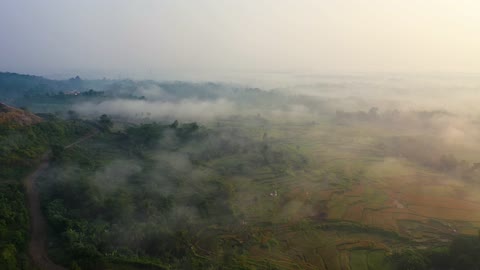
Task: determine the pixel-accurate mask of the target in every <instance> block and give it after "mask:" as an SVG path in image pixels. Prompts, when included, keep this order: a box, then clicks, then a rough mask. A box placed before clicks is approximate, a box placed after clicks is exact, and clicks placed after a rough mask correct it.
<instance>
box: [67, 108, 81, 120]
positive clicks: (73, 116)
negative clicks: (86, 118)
mask: <svg viewBox="0 0 480 270" xmlns="http://www.w3.org/2000/svg"><path fill="white" fill-rule="evenodd" d="M67 114H68V119H70V120H78V118H79V115H78V113H77V112H76V111H73V110H69V111H68V112H67Z"/></svg>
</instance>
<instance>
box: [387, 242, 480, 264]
mask: <svg viewBox="0 0 480 270" xmlns="http://www.w3.org/2000/svg"><path fill="white" fill-rule="evenodd" d="M391 258H392V260H393V262H394V263H395V265H396V267H397V269H399V270H400V269H402V270H403V269H410V270H428V269H435V270H475V269H480V238H478V237H474V236H459V237H457V238H455V239H454V240H453V241H452V242H451V243H450V244H449V245H448V246H447V247H437V248H430V249H427V250H414V249H407V250H404V251H401V252H397V253H395V254H393V255H392V256H391Z"/></svg>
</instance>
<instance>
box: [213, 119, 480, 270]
mask: <svg viewBox="0 0 480 270" xmlns="http://www.w3.org/2000/svg"><path fill="white" fill-rule="evenodd" d="M222 124H223V125H224V127H225V128H229V127H231V126H235V127H236V128H241V129H244V130H250V132H251V134H252V136H258V137H259V138H260V137H261V136H262V134H264V133H266V134H268V139H269V140H270V141H272V142H275V143H276V144H277V145H281V146H282V147H285V149H292V151H294V150H295V151H298V152H299V153H301V154H302V155H304V156H305V157H306V159H307V160H308V163H307V165H306V166H305V167H304V168H301V169H298V170H295V169H288V170H286V171H285V172H284V173H282V174H278V173H276V172H275V171H273V170H268V169H265V168H262V169H260V170H258V171H257V172H255V173H253V174H252V177H233V178H232V179H230V181H231V182H232V185H233V186H234V189H235V194H236V196H235V198H234V199H233V200H232V201H231V204H232V205H233V207H234V209H235V211H236V214H237V215H238V216H241V217H243V219H242V220H243V221H242V224H240V226H244V227H248V228H249V230H252V228H254V229H253V230H255V232H256V234H257V235H262V237H264V238H265V239H264V240H263V242H262V243H264V244H263V245H259V246H252V247H251V248H250V252H249V253H248V254H249V255H246V257H245V259H246V260H247V261H250V263H251V264H252V265H255V263H262V258H269V261H270V259H271V262H274V265H275V266H276V267H277V268H279V269H329V270H332V269H370V270H372V269H393V268H392V267H393V265H392V262H391V260H390V259H389V254H392V252H395V251H398V250H402V249H403V248H406V247H414V248H420V249H421V248H425V247H432V246H433V247H434V246H444V245H446V243H448V242H449V241H450V240H451V239H452V238H453V237H455V236H456V235H458V234H471V235H474V234H477V232H478V229H479V227H480V211H478V210H480V198H479V197H478V196H477V195H476V194H478V192H475V191H476V190H477V189H478V188H476V187H475V186H473V185H472V186H470V185H469V184H468V183H465V182H462V181H458V179H454V178H452V177H451V176H448V175H446V174H442V173H439V172H435V171H433V170H430V169H428V168H425V167H422V166H419V165H417V164H414V163H412V162H410V161H408V160H405V159H402V158H398V157H389V156H386V155H385V154H384V152H383V151H382V149H381V147H379V144H378V142H379V141H380V139H382V138H384V137H388V136H392V135H393V134H394V133H389V132H388V131H384V130H379V129H367V128H365V129H354V128H350V127H347V126H341V125H336V124H333V123H330V122H329V121H324V122H322V123H320V124H311V123H309V124H295V123H293V124H292V123H288V124H285V123H283V124H269V125H267V126H265V125H263V126H262V125H259V124H257V123H250V124H249V123H248V122H242V123H229V122H225V123H222ZM212 166H220V165H219V164H212Z"/></svg>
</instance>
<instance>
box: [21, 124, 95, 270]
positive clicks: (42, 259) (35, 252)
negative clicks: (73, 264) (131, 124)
mask: <svg viewBox="0 0 480 270" xmlns="http://www.w3.org/2000/svg"><path fill="white" fill-rule="evenodd" d="M97 133H98V131H95V132H93V133H91V134H89V135H87V136H84V137H82V138H80V139H79V140H77V141H75V142H74V143H72V144H69V145H67V146H65V149H68V148H70V147H72V146H74V145H77V144H79V143H81V142H83V141H85V140H87V139H89V138H91V137H92V136H94V135H96V134H97ZM49 166H50V151H49V152H47V153H45V154H44V155H43V156H42V158H41V162H40V165H39V166H38V167H37V168H36V169H35V171H33V172H32V173H31V174H30V175H28V176H27V178H26V179H25V188H26V195H27V200H28V210H29V214H30V233H31V234H30V235H31V238H30V243H29V244H28V253H29V255H30V258H31V259H32V261H33V263H34V265H36V266H37V267H38V268H39V269H41V270H67V269H66V268H65V267H63V266H60V265H57V264H55V263H54V262H52V261H51V260H50V258H49V257H48V252H47V223H46V221H45V217H44V216H43V213H42V209H41V208H40V194H39V192H38V189H37V188H36V186H35V183H36V180H37V179H38V177H39V176H40V175H41V174H42V173H43V172H44V171H45V170H46V169H47V168H48V167H49Z"/></svg>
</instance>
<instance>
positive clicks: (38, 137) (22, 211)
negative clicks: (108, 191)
mask: <svg viewBox="0 0 480 270" xmlns="http://www.w3.org/2000/svg"><path fill="white" fill-rule="evenodd" d="M22 117H26V115H22ZM31 117H33V116H31ZM91 129H92V127H91V126H90V125H89V124H87V123H85V122H81V121H75V122H73V121H63V120H60V119H57V118H55V117H52V118H51V119H50V120H48V121H42V122H39V123H36V124H32V125H23V124H22V122H20V123H19V122H17V121H15V119H10V121H7V122H3V123H2V124H1V125H0V164H1V170H0V265H2V267H5V268H2V269H28V265H29V264H28V259H27V255H26V247H27V242H28V229H29V218H28V212H27V209H26V205H25V201H26V198H25V195H24V187H23V183H22V181H21V179H23V178H24V177H25V176H26V175H27V174H28V172H29V171H30V170H31V169H33V168H34V166H35V165H36V164H37V163H38V161H39V159H40V158H41V156H42V155H44V154H45V153H46V152H47V151H48V150H49V149H51V148H52V146H55V145H65V144H67V143H69V142H71V141H73V140H75V139H76V138H78V137H80V136H82V135H85V134H86V133H87V132H89V131H90V130H91Z"/></svg>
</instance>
